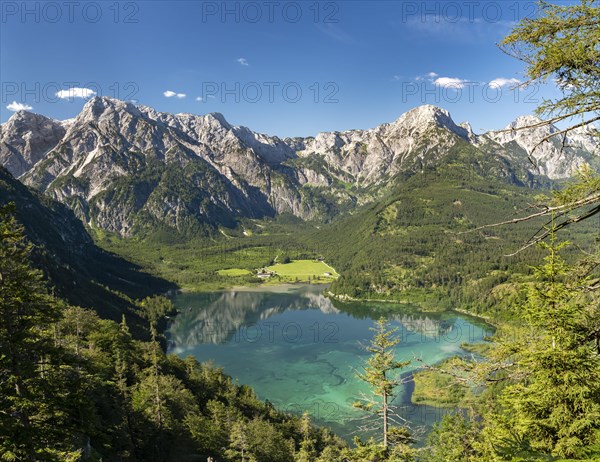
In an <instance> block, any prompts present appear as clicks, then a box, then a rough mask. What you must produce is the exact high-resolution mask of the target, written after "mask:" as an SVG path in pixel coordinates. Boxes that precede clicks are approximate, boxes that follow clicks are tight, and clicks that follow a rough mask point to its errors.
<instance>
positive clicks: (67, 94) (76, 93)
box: [56, 87, 96, 99]
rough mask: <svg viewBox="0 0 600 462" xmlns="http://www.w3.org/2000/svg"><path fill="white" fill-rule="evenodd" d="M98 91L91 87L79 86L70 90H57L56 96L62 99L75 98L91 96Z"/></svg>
mask: <svg viewBox="0 0 600 462" xmlns="http://www.w3.org/2000/svg"><path fill="white" fill-rule="evenodd" d="M95 94H96V92H95V91H94V90H91V89H90V88H79V87H73V88H69V89H68V90H60V91H57V92H56V96H57V97H59V98H60V99H73V98H90V97H92V96H94V95H95Z"/></svg>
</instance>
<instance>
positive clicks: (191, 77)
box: [0, 0, 556, 137]
mask: <svg viewBox="0 0 600 462" xmlns="http://www.w3.org/2000/svg"><path fill="white" fill-rule="evenodd" d="M533 5H534V3H533V2H523V1H514V2H513V1H511V0H508V1H501V2H492V1H485V0H484V1H479V2H462V1H437V2H427V1H409V0H405V1H402V2H400V1H398V2H394V1H390V2H373V1H369V2H361V1H339V2H314V1H307V2H293V1H292V2H286V1H274V2H268V1H262V0H261V1H258V2H252V1H250V2H227V3H224V2H221V1H218V2H211V1H209V2H201V1H187V2H162V1H147V2H135V3H134V2H118V3H117V2H112V1H111V2H93V1H92V2H86V1H83V2H74V3H73V4H69V3H67V2H64V3H63V2H30V3H27V4H25V3H22V2H6V1H5V2H2V3H0V7H1V9H2V11H1V13H2V14H1V17H0V81H1V83H2V92H1V93H2V105H1V112H0V116H1V117H0V120H1V121H2V122H5V121H6V120H7V119H8V118H9V117H10V116H11V114H12V112H11V110H10V109H12V110H14V109H18V108H21V107H31V108H32V109H31V110H32V111H33V112H37V113H41V114H44V115H47V116H50V117H54V118H57V119H65V118H70V117H74V116H75V115H76V114H77V113H78V112H79V111H80V110H81V107H82V106H83V104H85V98H86V97H89V96H90V95H93V94H98V95H106V96H113V97H119V98H120V99H130V100H135V101H137V102H139V103H140V104H145V105H148V106H152V107H155V108H156V109H157V110H160V111H167V112H173V113H179V112H190V113H194V114H205V113H208V112H221V113H223V114H224V115H225V117H226V119H227V120H228V121H229V122H230V123H232V124H236V125H246V126H248V127H250V128H252V129H253V130H256V131H259V132H264V133H268V134H273V135H279V136H282V137H283V136H306V135H314V134H316V133H317V132H319V131H330V130H346V129H352V128H370V127H374V126H376V125H378V124H380V123H383V122H390V121H393V120H395V119H396V118H398V117H399V116H400V115H401V114H402V113H403V112H405V111H406V110H408V109H410V108H412V107H415V106H418V105H420V104H426V103H427V104H435V105H438V106H441V107H444V108H446V109H448V110H449V111H450V112H451V114H452V116H453V118H454V119H455V121H456V122H457V123H458V122H462V121H465V120H468V121H470V122H471V124H472V126H473V128H474V130H475V131H476V132H481V131H484V130H487V129H493V128H500V127H504V126H505V125H506V124H508V123H509V122H510V121H511V120H513V119H514V118H515V117H516V116H518V115H521V114H527V113H531V112H532V111H533V110H534V109H535V107H536V106H537V104H538V103H539V102H540V100H541V98H542V97H543V96H549V95H552V94H554V93H555V92H556V90H555V89H554V87H553V86H552V85H548V86H545V87H542V88H539V89H538V88H531V89H528V90H525V91H511V89H510V88H511V86H512V85H514V83H516V82H517V81H518V80H520V81H522V80H523V79H524V77H523V75H522V72H523V69H524V67H523V65H522V64H521V63H520V62H518V61H516V60H514V59H513V58H510V57H508V56H506V55H504V54H503V53H502V52H501V51H500V50H499V49H498V48H497V46H496V43H497V42H498V41H499V40H501V38H502V37H503V36H505V35H506V34H507V33H508V32H509V31H510V30H511V28H512V27H513V26H514V25H515V22H516V20H518V19H519V18H522V17H524V16H525V15H527V14H531V13H532V12H533V11H534V9H533ZM513 79H516V80H513ZM59 96H60V97H59ZM7 106H8V107H9V108H10V109H9V108H7Z"/></svg>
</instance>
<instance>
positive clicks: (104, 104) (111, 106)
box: [76, 96, 142, 121]
mask: <svg viewBox="0 0 600 462" xmlns="http://www.w3.org/2000/svg"><path fill="white" fill-rule="evenodd" d="M115 113H116V114H123V113H129V114H131V115H133V116H136V117H140V116H141V115H142V113H141V111H140V110H139V109H138V108H137V107H136V106H135V105H134V104H133V103H130V102H128V101H121V100H119V99H115V98H110V97H108V96H94V97H93V98H91V99H90V100H89V101H88V102H87V103H85V105H84V106H83V109H82V110H81V112H80V113H79V115H78V116H77V117H76V119H77V120H78V121H90V120H98V119H101V118H103V117H107V116H109V117H110V116H114V115H115Z"/></svg>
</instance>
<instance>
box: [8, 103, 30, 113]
mask: <svg viewBox="0 0 600 462" xmlns="http://www.w3.org/2000/svg"><path fill="white" fill-rule="evenodd" d="M6 109H8V110H9V111H13V112H17V111H31V110H32V109H33V107H31V106H30V105H29V104H23V103H17V102H16V101H13V102H12V103H10V104H9V105H8V106H6Z"/></svg>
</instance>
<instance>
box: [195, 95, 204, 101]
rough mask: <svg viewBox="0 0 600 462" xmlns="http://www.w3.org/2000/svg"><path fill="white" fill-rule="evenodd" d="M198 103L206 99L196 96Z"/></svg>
mask: <svg viewBox="0 0 600 462" xmlns="http://www.w3.org/2000/svg"><path fill="white" fill-rule="evenodd" d="M196 101H204V98H202V96H196Z"/></svg>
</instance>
